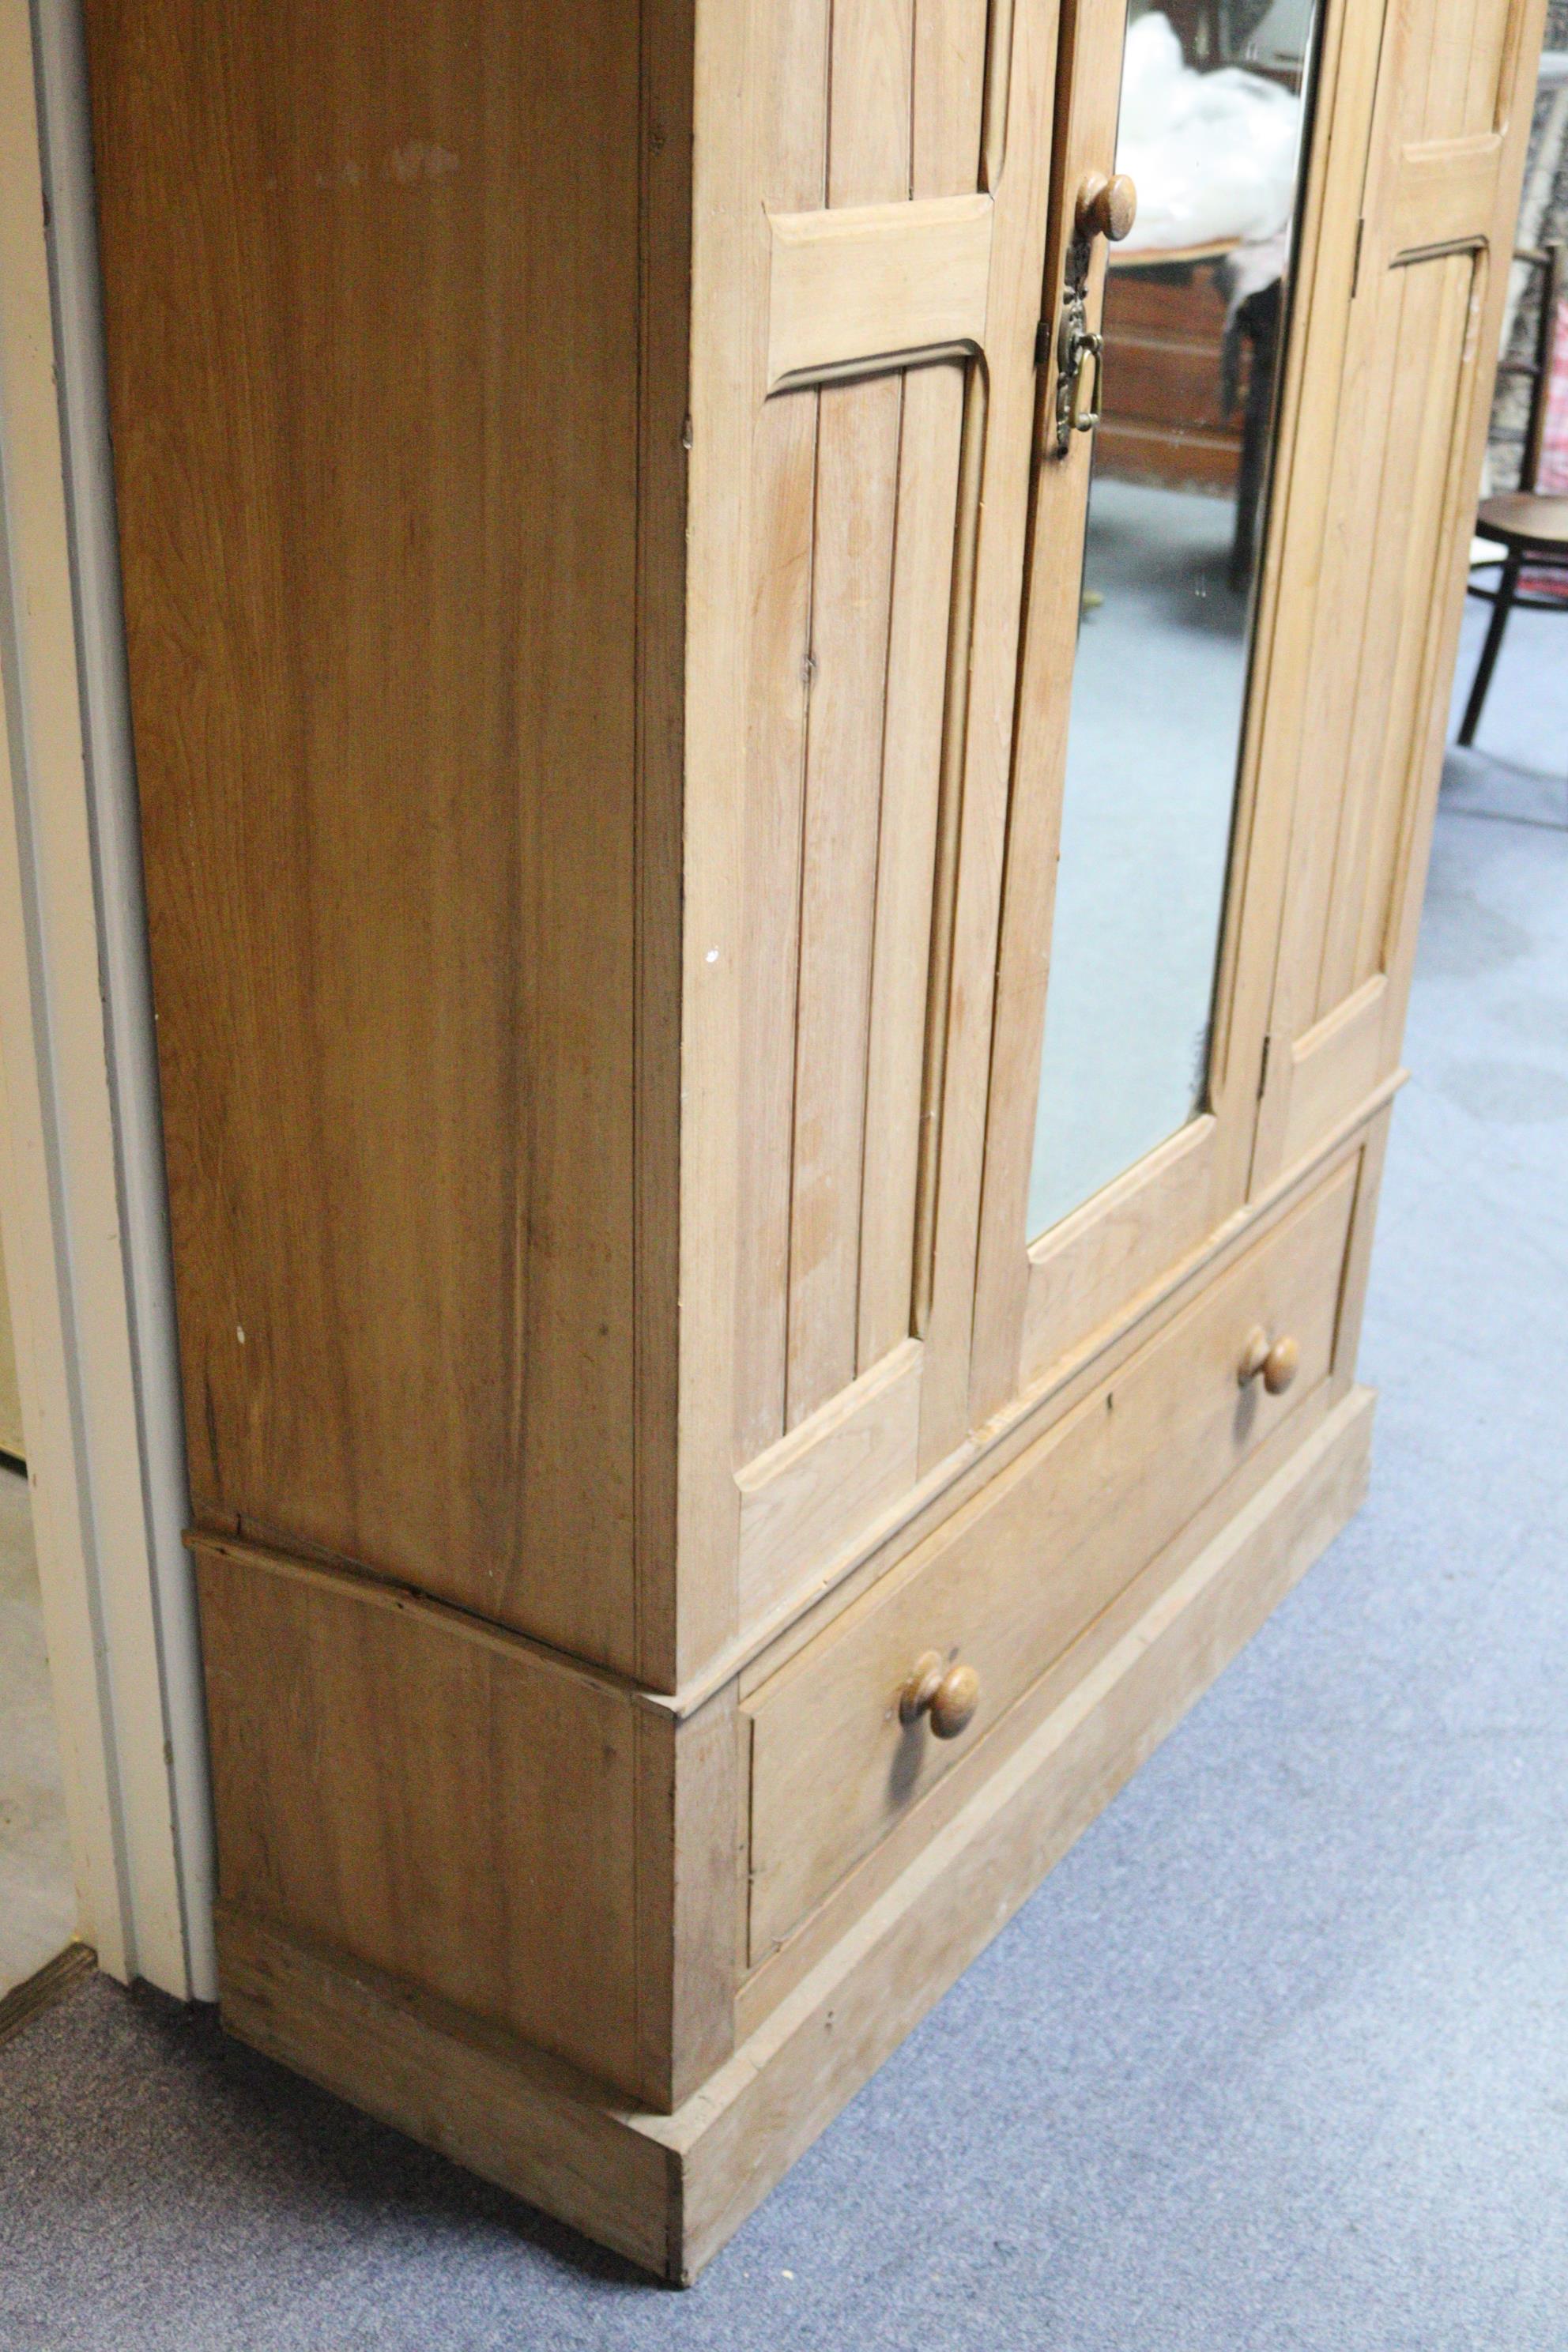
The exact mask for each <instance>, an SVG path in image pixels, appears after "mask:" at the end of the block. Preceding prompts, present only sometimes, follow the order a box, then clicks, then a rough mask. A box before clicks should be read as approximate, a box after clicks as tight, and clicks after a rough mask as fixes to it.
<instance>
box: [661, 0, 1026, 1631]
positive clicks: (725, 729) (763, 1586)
mask: <svg viewBox="0 0 1568 2352" xmlns="http://www.w3.org/2000/svg"><path fill="white" fill-rule="evenodd" d="M707 38H708V41H709V43H710V47H707V48H705V49H704V50H703V52H702V55H701V58H700V67H701V70H702V72H703V74H704V76H706V77H707V78H708V80H707V82H706V84H705V86H708V87H712V88H718V87H721V86H722V87H723V88H725V89H731V90H732V91H733V92H734V94H735V102H734V104H733V106H732V107H731V106H726V107H724V108H722V109H720V110H716V115H715V119H714V120H713V121H710V122H708V123H705V125H704V132H703V135H702V136H700V139H699V142H698V151H697V170H698V187H697V198H696V206H695V216H694V240H695V243H694V289H695V290H694V305H695V310H694V316H695V335H694V343H693V383H692V395H691V406H692V424H691V488H690V551H691V553H690V565H689V580H690V583H691V593H690V597H689V607H688V626H689V639H688V684H689V701H688V715H687V796H688V797H687V811H686V826H685V834H686V845H687V851H686V858H687V862H686V874H685V910H686V940H687V972H686V994H685V1006H684V1023H685V1031H684V1037H683V1053H684V1055H685V1058H686V1063H687V1066H688V1067H689V1069H691V1070H692V1071H694V1072H696V1073H698V1074H699V1076H700V1083H698V1084H695V1085H693V1086H692V1087H690V1088H689V1091H688V1093H687V1096H686V1098H685V1102H684V1110H683V1117H684V1129H683V1142H682V1181H683V1192H682V1203H683V1207H682V1226H683V1234H684V1236H685V1247H686V1251H687V1257H686V1262H685V1265H684V1266H683V1273H682V1285H681V1291H682V1298H681V1315H682V1360H683V1374H682V1377H683V1383H684V1385H683V1391H682V1399H681V1414H680V1421H681V1432H682V1494H681V1507H682V1519H681V1532H680V1541H681V1558H682V1580H683V1591H684V1593H685V1596H686V1598H685V1600H684V1601H683V1610H684V1612H685V1614H684V1628H683V1653H682V1654H683V1672H685V1673H690V1672H692V1671H694V1670H698V1669H700V1667H701V1666H702V1665H703V1664H705V1663H706V1662H707V1661H708V1660H709V1659H710V1657H711V1656H712V1654H713V1653H714V1651H715V1649H721V1648H722V1646H723V1643H724V1642H725V1641H726V1639H728V1638H729V1637H730V1636H731V1634H732V1633H734V1632H735V1631H736V1630H737V1629H739V1630H740V1632H741V1633H742V1634H750V1633H753V1632H754V1630H755V1629H756V1628H757V1626H758V1625H759V1624H763V1623H765V1622H768V1620H769V1619H770V1618H771V1617H772V1616H773V1615H774V1614H775V1613H776V1612H779V1611H781V1610H784V1611H787V1610H788V1608H789V1607H790V1606H791V1605H793V1604H794V1603H795V1602H797V1601H798V1600H799V1598H800V1595H801V1593H802V1591H803V1589H805V1588H807V1587H809V1585H810V1583H811V1581H812V1580H813V1579H814V1578H816V1577H818V1576H819V1575H820V1573H821V1571H822V1570H823V1568H824V1567H825V1565H826V1564H827V1563H830V1562H831V1561H832V1560H834V1559H836V1558H839V1557H841V1556H842V1554H843V1551H844V1549H845V1548H846V1547H847V1546H852V1545H854V1544H856V1543H857V1542H864V1541H866V1540H867V1539H868V1537H869V1535H870V1533H871V1531H872V1530H874V1529H875V1528H876V1527H877V1526H878V1525H879V1522H880V1521H881V1520H882V1518H883V1517H884V1516H885V1515H886V1514H887V1512H888V1511H889V1510H890V1509H896V1508H898V1507H900V1504H902V1503H903V1501H904V1498H905V1497H906V1496H908V1494H909V1492H910V1489H911V1488H912V1487H913V1486H914V1485H915V1484H916V1482H917V1480H918V1478H919V1476H920V1475H921V1469H922V1467H923V1466H924V1465H926V1464H927V1463H928V1462H930V1461H931V1459H933V1458H934V1457H935V1456H938V1455H940V1454H943V1453H945V1452H948V1451H950V1450H951V1449H952V1446H953V1445H954V1444H957V1443H959V1442H960V1441H961V1440H962V1439H963V1435H964V1433H965V1429H966V1425H967V1423H966V1394H967V1384H968V1350H969V1293H970V1282H971V1272H972V1258H971V1256H970V1255H968V1250H969V1249H970V1248H972V1235H973V1204H974V1199H975V1195H976V1189H977V1181H978V1156H977V1153H976V1151H975V1150H974V1135H973V1132H971V1134H970V1135H969V1136H968V1137H967V1138H964V1139H960V1142H959V1144H957V1145H956V1146H955V1145H954V1143H953V1139H952V1134H951V1130H950V1129H949V1127H948V1125H947V1123H946V1122H944V1121H943V1120H942V1118H940V1117H939V1115H938V1113H939V1108H940V1104H941V1099H942V1072H943V1069H944V1066H945V1065H946V1062H947V1060H948V1059H949V1058H950V1057H951V1056H952V1055H957V1056H958V1057H959V1058H960V1059H962V1058H963V1055H965V1053H967V1055H968V1061H967V1065H966V1066H967V1067H968V1069H969V1071H970V1073H971V1079H972V1083H973V1084H977V1085H978V1087H980V1088H981V1089H983V1088H984V1038H985V1036H986V1034H987V1031H988V1023H989V1005H988V999H987V998H986V997H985V995H984V990H982V991H980V992H976V991H975V990H974V989H973V988H972V987H970V986H968V985H967V984H964V983H961V982H954V979H953V974H954V971H955V970H957V969H958V968H959V967H960V965H961V963H962V964H963V969H964V970H965V971H970V970H978V971H980V972H981V973H982V974H984V972H985V971H986V969H987V965H988V961H989V949H988V946H987V944H986V942H985V941H984V940H981V941H980V942H979V943H978V948H977V949H976V946H975V945H974V943H973V942H971V943H968V944H967V945H966V944H965V943H964V942H963V941H958V942H956V943H955V939H954V911H953V910H954V875H955V872H956V868H957V865H958V860H959V854H960V845H959V840H958V833H959V828H960V812H961V811H962V812H963V822H964V823H965V824H973V821H974V819H975V817H976V814H977V812H978V813H980V814H981V815H982V816H983V817H984V821H985V822H986V823H988V824H990V826H991V828H992V830H993V832H994V834H995V835H997V836H998V837H999V832H1000V825H1001V821H1002V810H1003V807H1004V804H1005V791H1006V769H1007V757H1008V744H1009V740H1010V730H1011V707H1012V693H1013V681H1014V677H1015V675H1016V652H1017V627H1018V611H1019V604H1020V592H1021V583H1022V577H1023V551H1024V541H1025V531H1026V520H1027V509H1028V483H1029V457H1030V442H1031V435H1032V429H1033V399H1034V375H1035V365H1034V345H1035V334H1036V329H1037V322H1038V307H1039V285H1040V269H1041V257H1042V252H1043V247H1044V238H1045V227H1046V193H1047V167H1048V159H1049V142H1050V131H1051V89H1052V77H1053V73H1054V60H1055V41H1056V8H1055V5H1053V0H1016V5H1006V0H920V5H918V6H917V5H915V0H736V5H733V6H732V7H728V8H717V9H715V10H714V11H713V12H712V13H711V16H710V19H709V20H708V27H707ZM737 289H741V299H737ZM993 870H994V868H993ZM955 1005H956V1009H955ZM965 1150H967V1163H966V1161H965V1157H964V1152H965ZM950 1235H951V1236H953V1237H956V1241H955V1242H954V1243H951V1244H950V1240H949V1236H950Z"/></svg>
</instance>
